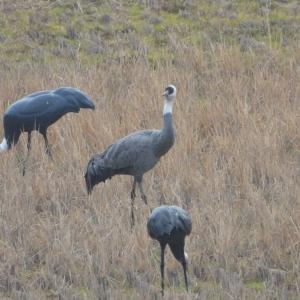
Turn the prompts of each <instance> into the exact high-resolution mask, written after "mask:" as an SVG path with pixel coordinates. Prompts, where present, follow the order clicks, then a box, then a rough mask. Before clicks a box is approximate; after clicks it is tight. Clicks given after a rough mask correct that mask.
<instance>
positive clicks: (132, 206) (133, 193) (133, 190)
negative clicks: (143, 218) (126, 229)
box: [130, 178, 136, 228]
mask: <svg viewBox="0 0 300 300" xmlns="http://www.w3.org/2000/svg"><path fill="white" fill-rule="evenodd" d="M135 187H136V179H135V178H134V180H133V184H132V189H131V193H130V196H131V218H130V224H131V228H133V226H134V198H135Z"/></svg>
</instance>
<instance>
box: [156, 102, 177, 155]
mask: <svg viewBox="0 0 300 300" xmlns="http://www.w3.org/2000/svg"><path fill="white" fill-rule="evenodd" d="M172 108H173V101H172V100H167V99H166V100H165V104H164V112H163V117H164V127H163V128H162V130H161V133H160V137H159V140H158V143H157V145H156V154H157V156H158V157H160V156H162V155H164V154H166V153H167V152H168V151H169V149H170V148H171V147H172V146H173V144H174V141H175V134H174V128H173V118H172Z"/></svg>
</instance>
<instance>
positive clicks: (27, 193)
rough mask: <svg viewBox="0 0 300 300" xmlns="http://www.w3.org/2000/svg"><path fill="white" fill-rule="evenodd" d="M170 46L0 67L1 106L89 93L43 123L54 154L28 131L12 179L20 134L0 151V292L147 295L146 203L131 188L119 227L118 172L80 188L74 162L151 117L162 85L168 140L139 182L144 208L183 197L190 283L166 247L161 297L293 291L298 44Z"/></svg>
mask: <svg viewBox="0 0 300 300" xmlns="http://www.w3.org/2000/svg"><path fill="white" fill-rule="evenodd" d="M176 51H177V53H176V57H178V58H180V60H179V59H178V61H175V62H173V63H166V64H161V65H157V66H155V68H154V67H151V66H149V65H148V64H147V63H146V62H145V61H143V60H142V59H141V60H136V61H131V62H126V61H124V62H121V63H111V64H107V65H101V66H100V67H91V68H88V67H84V66H82V65H80V64H79V63H70V64H68V65H52V66H49V65H48V66H34V65H29V66H28V65H23V66H18V67H15V68H13V69H11V70H10V71H8V72H4V71H2V72H1V76H0V77H1V81H0V94H1V99H2V100H1V107H0V110H1V114H2V113H3V112H4V110H5V108H6V107H7V106H8V104H9V103H10V102H11V101H12V100H13V99H18V98H20V97H22V96H23V95H25V94H28V93H30V92H33V91H38V90H43V89H49V88H54V87H57V86H75V87H78V88H81V89H82V90H84V91H85V92H86V93H87V94H89V95H90V96H91V98H92V99H94V101H95V102H96V104H97V109H96V110H95V111H94V112H92V111H81V112H80V114H78V115H71V114H69V115H67V116H65V117H64V118H62V119H61V120H60V121H59V122H57V123H56V124H55V125H53V126H52V127H51V129H50V130H49V134H50V136H49V138H50V141H51V144H52V145H53V152H54V160H53V161H49V160H48V159H47V156H46V154H45V153H44V144H43V140H42V137H41V136H40V135H38V134H35V135H34V139H33V150H32V153H31V155H30V159H29V162H28V172H27V174H26V176H25V177H23V176H21V164H20V160H21V159H22V157H24V151H25V149H26V147H25V145H26V136H25V135H24V137H23V140H22V141H21V142H20V143H19V145H18V146H17V147H15V148H14V149H13V150H12V151H10V152H9V153H7V154H3V155H2V156H1V157H0V165H1V169H0V176H1V181H0V184H1V199H0V295H1V298H3V299H142V298H144V299H158V298H160V294H159V289H160V286H159V285H160V274H159V245H158V243H156V242H154V241H152V240H151V239H150V238H149V237H148V235H147V231H146V222H147V217H148V215H149V209H148V207H146V206H145V205H144V204H143V202H142V201H141V200H140V199H137V200H136V208H137V209H136V216H137V225H136V227H135V228H134V231H133V232H131V231H130V225H129V209H130V205H129V204H130V200H129V191H130V186H131V178H130V177H126V176H123V177H122V176H119V177H115V178H113V179H112V180H111V181H107V182H106V183H105V184H100V185H98V186H97V187H96V188H95V190H94V192H93V194H92V196H91V198H90V199H89V198H88V197H87V195H86V191H85V186H84V179H83V174H84V172H85V167H86V165H87V162H88V159H89V158H90V157H91V155H93V154H94V153H97V152H101V151H103V150H104V149H105V148H106V146H107V145H109V144H110V143H112V142H113V141H114V140H115V139H117V138H119V137H122V136H124V135H126V134H127V133H130V132H132V131H134V130H138V129H141V128H159V127H160V126H161V125H162V106H163V99H162V97H161V93H162V91H163V88H164V87H165V85H166V84H168V83H173V84H175V85H176V86H177V88H178V97H177V102H176V104H175V107H174V120H175V124H176V133H177V139H176V143H175V146H174V147H173V148H172V149H171V151H170V152H169V153H168V154H167V155H166V156H165V157H163V158H162V159H161V162H160V163H159V164H158V165H157V166H156V167H155V168H154V169H153V170H152V171H150V172H148V173H147V174H146V175H145V177H144V179H145V192H146V194H147V195H148V199H149V202H150V205H151V206H152V207H155V206H158V205H160V204H161V203H167V204H176V205H180V206H182V207H184V208H186V209H187V210H188V211H189V212H190V214H191V216H192V220H193V231H192V234H191V236H190V237H189V238H188V239H187V243H186V248H187V251H188V253H189V257H190V264H189V276H190V287H191V289H190V290H191V291H190V292H189V293H188V294H186V293H185V291H184V285H183V276H182V275H183V274H182V270H181V267H180V265H179V264H178V263H177V262H176V261H175V260H174V258H173V257H172V256H171V255H170V253H169V251H167V252H168V255H167V259H166V260H167V266H166V297H165V299H189V298H190V299H194V298H198V299H254V298H255V297H256V299H257V298H260V299H270V298H271V297H273V298H274V297H275V298H276V297H278V298H281V297H290V298H291V299H292V298H293V297H294V299H296V298H297V293H298V292H299V290H300V286H299V277H300V276H299V275H300V271H299V267H300V256H299V253H300V251H299V250H300V249H299V248H300V247H299V246H300V221H299V220H300V207H299V196H300V185H299V178H300V173H299V166H300V165H299V164H300V153H299V149H300V134H299V127H300V126H299V125H300V118H299V116H300V106H299V99H300V88H299V82H300V72H299V60H300V56H299V52H298V53H297V52H296V51H293V50H291V51H290V53H287V54H286V56H284V57H283V56H282V55H280V54H278V53H276V52H272V51H267V50H266V51H264V52H261V53H258V54H255V53H248V54H247V53H241V52H240V51H239V50H238V49H237V48H236V47H225V46H217V45H214V47H213V48H212V49H211V50H210V51H208V52H205V51H202V50H200V49H180V48H179V49H177V50H176ZM249 282H252V283H254V284H253V285H250V284H248V283H249ZM290 298H289V299H290Z"/></svg>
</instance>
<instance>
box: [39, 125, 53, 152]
mask: <svg viewBox="0 0 300 300" xmlns="http://www.w3.org/2000/svg"><path fill="white" fill-rule="evenodd" d="M41 134H42V135H43V137H44V141H45V147H46V153H47V154H48V156H49V157H50V158H52V154H51V150H50V145H49V142H48V138H47V130H44V131H41Z"/></svg>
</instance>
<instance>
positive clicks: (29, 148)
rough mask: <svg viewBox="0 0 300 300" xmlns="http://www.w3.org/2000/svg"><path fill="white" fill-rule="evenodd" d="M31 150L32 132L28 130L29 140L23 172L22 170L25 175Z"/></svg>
mask: <svg viewBox="0 0 300 300" xmlns="http://www.w3.org/2000/svg"><path fill="white" fill-rule="evenodd" d="M30 150H31V132H30V131H29V132H28V140H27V154H26V158H25V160H24V162H23V172H22V174H23V176H24V175H25V169H26V161H27V159H28V157H29V153H30Z"/></svg>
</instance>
